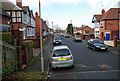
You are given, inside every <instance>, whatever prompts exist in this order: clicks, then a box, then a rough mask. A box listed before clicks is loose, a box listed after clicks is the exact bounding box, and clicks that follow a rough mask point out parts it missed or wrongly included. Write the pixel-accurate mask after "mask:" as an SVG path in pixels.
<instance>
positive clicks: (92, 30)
mask: <svg viewBox="0 0 120 81" xmlns="http://www.w3.org/2000/svg"><path fill="white" fill-rule="evenodd" d="M84 32H85V33H86V34H93V33H94V29H91V30H85V31H84Z"/></svg>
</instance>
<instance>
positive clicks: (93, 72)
mask: <svg viewBox="0 0 120 81" xmlns="http://www.w3.org/2000/svg"><path fill="white" fill-rule="evenodd" d="M97 72H99V73H100V72H120V70H106V71H84V72H68V73H56V74H57V75H61V74H85V73H97ZM56 74H55V75H56Z"/></svg>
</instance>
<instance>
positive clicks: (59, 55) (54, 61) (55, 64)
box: [50, 45, 74, 69]
mask: <svg viewBox="0 0 120 81" xmlns="http://www.w3.org/2000/svg"><path fill="white" fill-rule="evenodd" d="M50 66H51V68H53V69H55V68H60V67H74V58H73V55H72V53H71V51H70V49H69V48H68V47H67V46H63V45H62V46H55V47H54V48H53V51H52V52H51V56H50Z"/></svg>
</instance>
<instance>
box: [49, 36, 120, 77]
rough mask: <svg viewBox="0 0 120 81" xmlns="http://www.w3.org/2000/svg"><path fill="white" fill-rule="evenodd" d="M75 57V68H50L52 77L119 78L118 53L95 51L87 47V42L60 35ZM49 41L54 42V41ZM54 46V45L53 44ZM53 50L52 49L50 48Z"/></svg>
mask: <svg viewBox="0 0 120 81" xmlns="http://www.w3.org/2000/svg"><path fill="white" fill-rule="evenodd" d="M60 38H61V39H62V44H63V45H67V46H68V47H69V48H70V50H71V52H72V54H73V56H74V59H75V66H74V68H59V69H55V70H52V69H50V74H51V75H50V79H118V77H119V76H118V71H119V70H118V61H119V59H118V55H116V54H113V53H111V52H110V51H109V50H108V51H107V52H103V51H94V50H92V49H89V48H87V47H86V42H85V41H82V42H73V39H72V38H65V37H63V36H60ZM49 43H51V44H52V41H50V42H49ZM52 47H53V45H52ZM50 50H51V49H50Z"/></svg>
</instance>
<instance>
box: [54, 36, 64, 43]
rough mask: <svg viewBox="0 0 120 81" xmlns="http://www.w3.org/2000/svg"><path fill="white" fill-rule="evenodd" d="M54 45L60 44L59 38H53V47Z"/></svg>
mask: <svg viewBox="0 0 120 81" xmlns="http://www.w3.org/2000/svg"><path fill="white" fill-rule="evenodd" d="M55 44H62V41H61V39H60V38H59V37H54V40H53V45H55Z"/></svg>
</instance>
